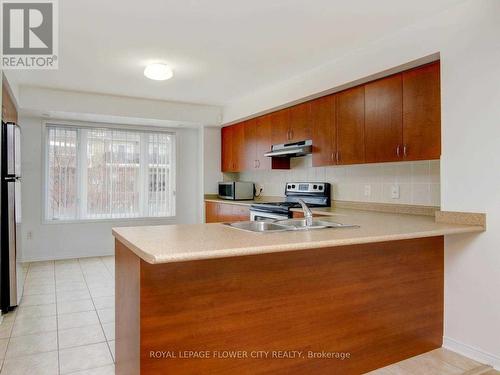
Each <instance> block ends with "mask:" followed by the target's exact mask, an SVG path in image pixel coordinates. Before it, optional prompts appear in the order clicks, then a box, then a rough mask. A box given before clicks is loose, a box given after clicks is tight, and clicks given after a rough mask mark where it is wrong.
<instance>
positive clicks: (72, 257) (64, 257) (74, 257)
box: [19, 249, 115, 263]
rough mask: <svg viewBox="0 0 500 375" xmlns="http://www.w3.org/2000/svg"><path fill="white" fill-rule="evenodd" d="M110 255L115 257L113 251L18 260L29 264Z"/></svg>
mask: <svg viewBox="0 0 500 375" xmlns="http://www.w3.org/2000/svg"><path fill="white" fill-rule="evenodd" d="M110 255H115V250H114V249H113V250H111V251H103V252H99V253H97V254H81V255H79V254H73V255H63V256H52V257H48V256H46V257H39V258H38V257H36V258H26V259H24V258H23V259H20V260H19V261H20V262H21V263H27V262H28V263H29V262H43V261H47V260H65V259H77V258H93V257H107V256H110Z"/></svg>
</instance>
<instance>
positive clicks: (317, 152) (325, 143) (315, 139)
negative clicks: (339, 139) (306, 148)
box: [311, 95, 336, 167]
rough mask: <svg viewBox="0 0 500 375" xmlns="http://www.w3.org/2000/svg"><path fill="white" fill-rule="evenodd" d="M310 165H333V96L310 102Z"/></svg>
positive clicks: (334, 149) (334, 141) (334, 146)
mask: <svg viewBox="0 0 500 375" xmlns="http://www.w3.org/2000/svg"><path fill="white" fill-rule="evenodd" d="M311 125H312V129H311V130H312V137H311V138H312V143H313V154H312V165H313V167H320V166H324V165H332V164H335V155H336V152H335V151H336V131H335V96H334V95H328V96H324V97H321V98H318V99H315V100H313V101H311Z"/></svg>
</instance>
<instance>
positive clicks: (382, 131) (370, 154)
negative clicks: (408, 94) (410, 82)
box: [365, 74, 403, 163]
mask: <svg viewBox="0 0 500 375" xmlns="http://www.w3.org/2000/svg"><path fill="white" fill-rule="evenodd" d="M402 124H403V89H402V75H401V74H396V75H393V76H390V77H387V78H382V79H379V80H377V81H374V82H370V83H367V84H366V85H365V161H366V162H368V163H373V162H387V161H397V160H401V157H402V152H403V151H402V143H403V126H402Z"/></svg>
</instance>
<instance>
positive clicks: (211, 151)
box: [203, 127, 222, 194]
mask: <svg viewBox="0 0 500 375" xmlns="http://www.w3.org/2000/svg"><path fill="white" fill-rule="evenodd" d="M203 133H204V138H203V139H204V147H203V164H204V167H203V169H204V176H203V188H204V193H205V194H217V186H218V185H217V183H218V182H219V181H222V173H221V171H220V170H221V164H220V163H221V135H220V128H215V127H206V128H204V130H203Z"/></svg>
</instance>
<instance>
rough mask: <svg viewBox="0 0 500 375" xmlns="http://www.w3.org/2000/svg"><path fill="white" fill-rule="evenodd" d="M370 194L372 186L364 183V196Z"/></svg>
mask: <svg viewBox="0 0 500 375" xmlns="http://www.w3.org/2000/svg"><path fill="white" fill-rule="evenodd" d="M371 195H372V186H371V185H365V197H369V196H371Z"/></svg>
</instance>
